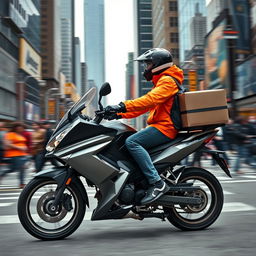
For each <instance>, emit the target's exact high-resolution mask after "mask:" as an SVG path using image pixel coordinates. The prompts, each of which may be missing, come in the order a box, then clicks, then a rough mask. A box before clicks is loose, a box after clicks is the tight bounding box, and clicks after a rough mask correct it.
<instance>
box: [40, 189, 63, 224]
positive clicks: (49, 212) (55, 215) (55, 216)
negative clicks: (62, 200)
mask: <svg viewBox="0 0 256 256" xmlns="http://www.w3.org/2000/svg"><path fill="white" fill-rule="evenodd" d="M54 199H55V194H54V192H53V191H50V192H47V193H45V194H43V195H42V196H41V197H40V198H39V200H38V202H37V213H38V215H39V216H40V218H41V219H43V220H44V221H46V222H49V223H55V222H59V221H61V220H63V219H64V218H65V216H66V215H67V212H68V211H67V210H66V209H65V208H64V207H62V206H61V205H58V206H57V207H56V209H53V207H52V206H53V202H54Z"/></svg>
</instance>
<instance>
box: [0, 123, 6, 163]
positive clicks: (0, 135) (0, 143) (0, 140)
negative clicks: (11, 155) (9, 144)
mask: <svg viewBox="0 0 256 256" xmlns="http://www.w3.org/2000/svg"><path fill="white" fill-rule="evenodd" d="M5 133H6V129H5V125H4V123H3V122H0V164H1V163H2V161H3V158H4V135H5Z"/></svg>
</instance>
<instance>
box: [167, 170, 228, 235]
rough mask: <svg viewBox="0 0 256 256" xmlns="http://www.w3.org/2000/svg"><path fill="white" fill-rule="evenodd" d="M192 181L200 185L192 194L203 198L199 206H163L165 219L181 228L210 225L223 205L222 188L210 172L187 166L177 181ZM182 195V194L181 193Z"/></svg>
mask: <svg viewBox="0 0 256 256" xmlns="http://www.w3.org/2000/svg"><path fill="white" fill-rule="evenodd" d="M185 182H193V184H194V185H196V186H198V185H199V186H200V187H201V189H200V190H199V191H198V192H196V193H195V192H194V194H193V195H191V194H190V195H187V196H197V197H198V196H199V197H201V198H202V199H203V203H202V204H201V205H200V206H198V207H197V206H196V207H195V206H189V205H174V206H173V207H168V208H167V207H166V208H164V210H165V212H167V213H168V214H169V216H168V217H167V219H168V220H169V221H170V222H171V223H172V224H173V225H174V226H175V227H177V228H179V229H181V230H187V231H188V230H191V231H192V230H201V229H205V228H207V227H209V226H210V225H212V224H213V223H214V222H215V221H216V220H217V218H218V217H219V215H220V213H221V210H222V207H223V202H224V198H223V190H222V187H221V185H220V183H219V181H218V180H217V179H216V178H215V176H214V175H212V174H211V173H210V172H208V171H206V170H204V169H202V168H194V167H193V168H189V169H187V170H185V171H184V172H183V173H182V174H181V176H180V178H179V183H185ZM183 196H184V195H183Z"/></svg>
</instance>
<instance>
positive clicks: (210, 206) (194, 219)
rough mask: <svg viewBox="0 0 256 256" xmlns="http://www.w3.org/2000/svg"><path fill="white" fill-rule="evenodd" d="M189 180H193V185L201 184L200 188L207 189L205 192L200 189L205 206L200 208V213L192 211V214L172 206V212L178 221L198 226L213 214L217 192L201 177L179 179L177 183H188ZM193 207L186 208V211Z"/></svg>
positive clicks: (177, 206)
mask: <svg viewBox="0 0 256 256" xmlns="http://www.w3.org/2000/svg"><path fill="white" fill-rule="evenodd" d="M191 180H194V182H193V183H194V184H193V185H196V186H198V185H197V184H195V181H197V182H199V183H201V184H203V185H201V187H203V188H205V187H207V191H205V189H202V190H203V191H204V193H205V195H206V196H207V205H204V206H203V207H201V211H194V212H191V211H186V210H184V208H183V209H182V207H180V205H174V207H173V210H174V211H173V212H174V214H175V215H176V216H177V217H178V218H179V219H181V220H182V221H185V222H186V223H190V224H200V223H201V222H204V221H205V220H206V219H208V218H209V217H210V216H211V215H212V214H213V212H214V210H215V208H216V205H217V192H216V190H215V188H214V186H213V185H212V184H211V182H209V181H208V180H206V179H205V178H203V177H199V176H190V177H185V178H183V179H181V180H180V181H179V182H189V181H191ZM193 207H194V206H188V209H190V210H192V209H193Z"/></svg>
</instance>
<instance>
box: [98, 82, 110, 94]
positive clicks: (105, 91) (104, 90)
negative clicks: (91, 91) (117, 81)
mask: <svg viewBox="0 0 256 256" xmlns="http://www.w3.org/2000/svg"><path fill="white" fill-rule="evenodd" d="M110 93H111V87H110V84H109V83H108V82H105V83H104V84H103V85H102V86H101V88H100V93H99V94H100V97H102V96H106V95H108V94H110Z"/></svg>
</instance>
